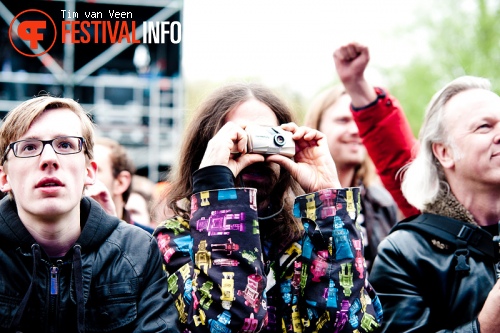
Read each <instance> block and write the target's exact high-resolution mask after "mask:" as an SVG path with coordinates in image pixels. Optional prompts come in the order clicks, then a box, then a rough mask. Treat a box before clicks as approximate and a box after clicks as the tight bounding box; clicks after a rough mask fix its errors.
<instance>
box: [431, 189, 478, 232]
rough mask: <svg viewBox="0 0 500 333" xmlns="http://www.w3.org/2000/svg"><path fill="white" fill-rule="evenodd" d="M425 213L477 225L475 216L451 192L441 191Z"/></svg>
mask: <svg viewBox="0 0 500 333" xmlns="http://www.w3.org/2000/svg"><path fill="white" fill-rule="evenodd" d="M422 212H423V213H430V214H435V215H442V216H446V217H450V218H452V219H455V220H461V221H467V222H469V223H472V224H475V225H477V223H476V221H475V220H474V216H472V214H471V213H470V212H469V211H468V210H467V209H466V208H465V207H464V206H463V205H462V204H461V203H460V202H459V201H458V200H457V198H456V197H455V196H454V195H453V193H451V191H440V192H439V194H438V197H437V199H436V200H434V202H433V203H430V204H427V205H426V206H425V208H424V209H423V210H422Z"/></svg>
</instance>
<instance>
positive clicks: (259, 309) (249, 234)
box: [155, 188, 382, 333]
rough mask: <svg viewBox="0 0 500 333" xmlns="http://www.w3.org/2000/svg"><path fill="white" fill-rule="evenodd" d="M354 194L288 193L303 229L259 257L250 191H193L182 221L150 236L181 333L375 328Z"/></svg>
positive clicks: (376, 309)
mask: <svg viewBox="0 0 500 333" xmlns="http://www.w3.org/2000/svg"><path fill="white" fill-rule="evenodd" d="M359 207H360V203H359V189H358V188H345V189H327V190H322V191H319V192H316V193H312V194H307V195H304V196H300V197H297V198H296V200H295V205H294V215H295V216H296V217H300V218H301V219H302V222H303V226H304V229H305V233H304V235H303V237H302V238H301V239H299V240H298V241H291V242H290V244H289V246H288V247H287V248H286V250H285V251H283V252H282V253H278V254H275V255H272V254H267V255H266V257H267V258H271V259H268V260H264V257H265V256H264V252H263V251H266V248H267V246H266V244H263V243H262V242H261V237H260V234H259V223H258V219H257V205H256V190H255V189H252V188H227V189H221V190H211V191H202V192H200V193H196V194H194V195H193V196H192V198H191V219H190V221H185V220H184V219H182V218H179V217H178V218H172V219H169V220H167V221H165V222H164V223H162V224H161V225H160V226H159V227H158V228H157V230H156V231H155V236H156V237H157V240H158V244H159V247H160V250H161V252H162V254H163V260H164V267H165V270H166V271H167V272H168V274H169V278H168V284H169V291H170V292H171V293H172V294H173V296H174V299H175V303H176V307H177V310H178V312H179V321H180V323H181V327H183V329H184V332H234V333H236V332H259V331H270V332H278V331H282V332H359V333H362V332H374V331H376V330H377V329H378V328H379V326H380V323H381V320H382V309H381V305H380V302H379V300H378V297H377V296H376V295H375V292H374V291H373V289H372V288H371V286H370V285H369V283H368V281H367V279H366V268H365V263H364V258H363V246H362V239H361V237H362V236H361V233H360V231H359V227H358V225H357V223H356V217H357V215H358V214H359Z"/></svg>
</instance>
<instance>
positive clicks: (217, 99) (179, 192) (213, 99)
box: [163, 83, 302, 242]
mask: <svg viewBox="0 0 500 333" xmlns="http://www.w3.org/2000/svg"><path fill="white" fill-rule="evenodd" d="M251 99H255V100H258V101H260V102H262V103H264V104H265V105H267V106H268V107H269V108H270V109H271V110H272V111H273V112H274V113H275V115H276V117H277V118H278V123H279V124H284V123H288V122H291V121H293V115H292V113H291V111H290V109H289V108H288V107H287V105H286V104H285V103H284V102H282V101H281V100H280V98H279V97H277V96H276V95H275V94H274V93H273V92H272V91H271V90H269V89H268V88H265V87H263V86H261V85H258V84H242V83H240V84H231V85H228V86H225V87H222V88H219V89H217V90H216V91H214V92H213V93H212V94H211V95H210V96H209V97H208V98H207V99H206V100H205V101H204V102H203V103H202V104H201V105H200V107H199V108H198V109H197V111H196V112H195V114H194V115H193V117H192V119H191V122H190V124H189V126H187V129H186V132H185V133H184V138H183V143H182V146H181V150H180V154H179V159H178V161H179V163H178V165H177V166H176V167H174V169H173V170H172V173H171V174H170V179H169V182H170V186H169V190H168V192H167V193H166V198H165V199H166V200H164V201H163V202H164V203H165V201H166V204H167V207H168V208H170V209H171V210H172V211H173V212H174V213H175V214H176V215H179V216H182V217H183V218H184V219H186V220H188V219H189V209H190V204H189V200H190V197H191V195H192V194H193V193H192V191H193V184H192V178H191V177H192V174H193V172H194V171H196V170H197V169H198V167H199V165H200V163H201V160H202V158H203V155H204V154H205V150H206V148H207V144H208V142H209V141H210V139H212V137H213V136H214V135H215V134H216V133H217V131H218V130H219V129H220V128H221V127H222V126H223V125H224V123H225V119H226V115H227V114H228V113H229V112H230V111H231V110H233V109H234V108H236V107H238V106H239V105H241V104H242V103H244V102H246V101H248V100H251ZM299 193H301V189H300V186H299V185H298V184H297V183H296V181H295V180H294V179H293V178H292V177H291V176H290V173H289V172H288V171H286V170H285V169H283V168H281V170H280V177H279V180H278V183H277V184H276V186H275V188H274V189H273V190H272V193H271V195H270V198H271V205H272V206H273V207H282V205H283V206H284V208H283V212H282V213H281V214H279V215H278V216H277V217H276V218H275V219H273V222H274V223H272V225H273V227H272V228H271V229H270V230H269V229H267V228H266V235H265V237H269V238H278V237H279V239H280V240H281V241H282V240H287V241H288V242H289V241H290V240H291V239H297V237H298V236H300V234H301V232H302V227H301V224H300V223H299V221H298V220H297V219H295V218H294V217H293V214H292V207H293V200H294V197H295V195H297V194H299ZM186 200H187V202H186ZM278 209H279V208H278Z"/></svg>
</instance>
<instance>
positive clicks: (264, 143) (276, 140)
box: [245, 125, 295, 157]
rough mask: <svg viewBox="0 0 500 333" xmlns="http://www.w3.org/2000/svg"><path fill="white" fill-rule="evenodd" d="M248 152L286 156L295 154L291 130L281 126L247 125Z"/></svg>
mask: <svg viewBox="0 0 500 333" xmlns="http://www.w3.org/2000/svg"><path fill="white" fill-rule="evenodd" d="M245 130H246V132H247V135H248V145H247V146H248V152H249V153H255V154H261V155H271V154H279V155H283V156H287V157H292V156H294V155H295V142H294V141H293V139H292V135H293V134H292V132H287V131H285V130H283V129H282V128H281V127H268V126H259V125H248V126H247V127H246V129H245Z"/></svg>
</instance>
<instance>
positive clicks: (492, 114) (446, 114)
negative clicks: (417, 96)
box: [370, 76, 500, 333]
mask: <svg viewBox="0 0 500 333" xmlns="http://www.w3.org/2000/svg"><path fill="white" fill-rule="evenodd" d="M419 141H420V148H419V152H418V154H417V156H416V158H415V159H414V160H413V161H412V162H411V163H410V165H409V167H408V168H407V170H406V172H405V175H404V179H403V183H402V191H403V194H404V196H405V198H406V199H407V200H408V202H409V203H410V204H411V205H413V206H414V207H416V208H418V209H419V210H420V211H421V212H422V215H420V216H418V217H415V216H414V217H412V218H410V220H411V221H404V222H402V223H400V224H399V225H398V226H397V227H396V230H395V231H393V232H392V233H391V234H390V235H389V236H388V237H387V238H386V239H385V240H384V241H382V243H381V244H380V246H379V248H378V257H377V258H376V259H375V262H374V266H373V270H372V274H371V276H370V282H371V283H372V285H373V287H374V288H375V289H376V290H377V292H378V294H379V297H380V300H381V302H382V306H383V309H384V321H385V325H384V328H383V330H384V332H399V333H400V332H417V331H418V332H438V331H439V332H481V333H489V332H498V330H499V327H500V282H497V281H496V280H497V275H498V273H499V272H500V270H499V269H498V267H499V266H498V261H499V257H500V256H499V250H498V242H497V241H496V240H495V241H493V239H494V236H497V235H498V232H499V231H498V229H499V223H498V222H499V220H500V200H499V198H500V97H499V96H498V95H497V94H496V93H494V92H492V91H491V90H490V83H489V81H488V80H486V79H483V78H478V77H471V76H464V77H460V78H458V79H455V80H453V81H452V82H450V83H449V84H447V85H446V86H445V87H444V88H443V89H442V90H440V91H439V92H438V93H436V94H435V96H434V97H433V99H432V100H431V102H430V104H429V106H428V109H427V111H426V116H425V121H424V123H423V125H422V127H421V131H420V138H419Z"/></svg>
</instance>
